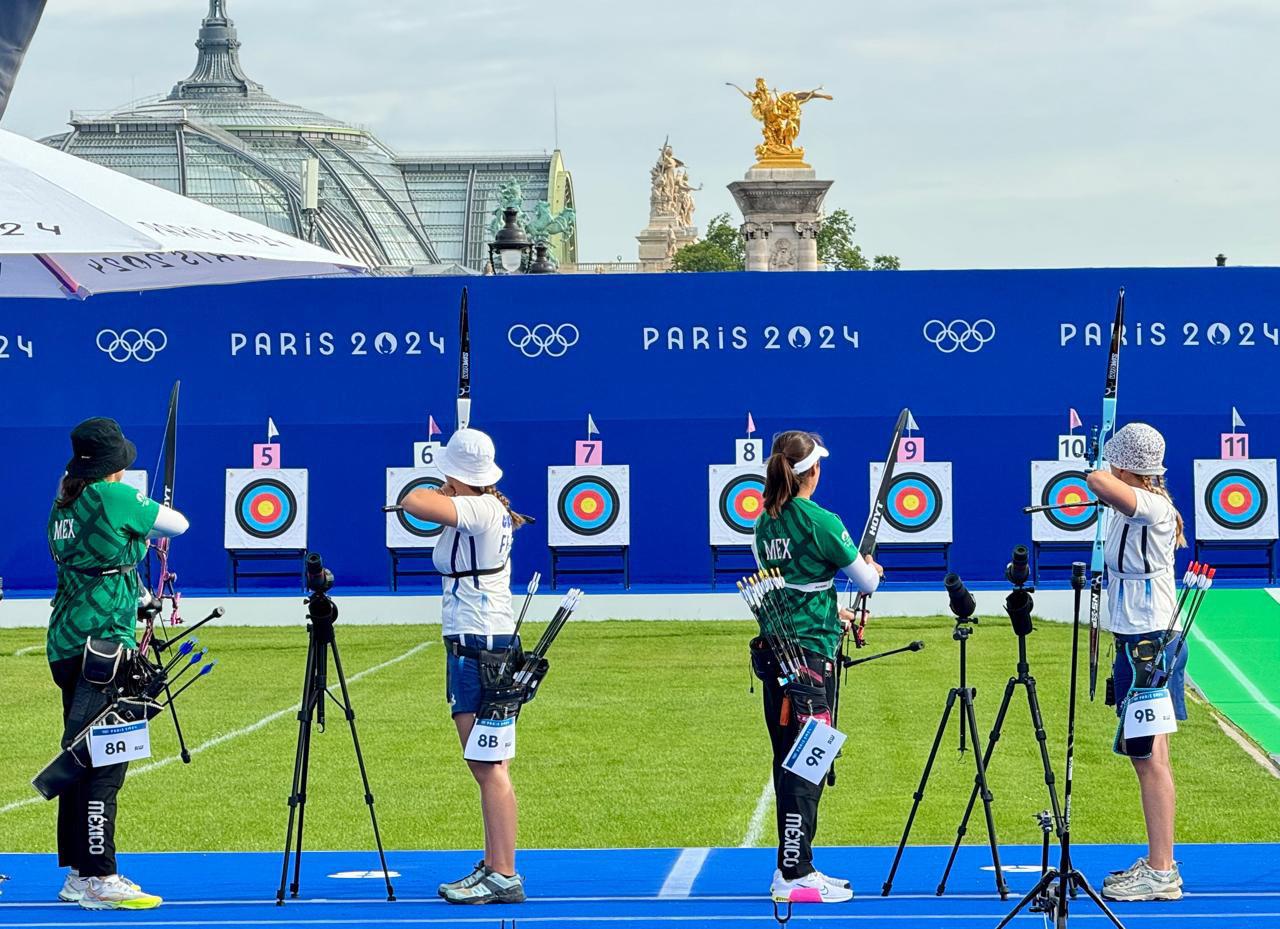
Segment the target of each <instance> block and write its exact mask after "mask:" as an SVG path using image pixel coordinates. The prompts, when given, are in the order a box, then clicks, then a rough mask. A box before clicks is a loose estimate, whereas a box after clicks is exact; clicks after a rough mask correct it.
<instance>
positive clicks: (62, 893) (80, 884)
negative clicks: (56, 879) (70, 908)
mask: <svg viewBox="0 0 1280 929" xmlns="http://www.w3.org/2000/svg"><path fill="white" fill-rule="evenodd" d="M88 889H89V879H88V878H87V877H81V876H80V872H79V871H77V870H76V869H75V868H72V869H71V870H70V871H68V872H67V879H66V880H65V881H63V882H62V889H61V890H59V891H58V899H59V900H61V901H62V902H63V903H79V902H80V898H81V897H83V896H84V892H85V891H86V890H88Z"/></svg>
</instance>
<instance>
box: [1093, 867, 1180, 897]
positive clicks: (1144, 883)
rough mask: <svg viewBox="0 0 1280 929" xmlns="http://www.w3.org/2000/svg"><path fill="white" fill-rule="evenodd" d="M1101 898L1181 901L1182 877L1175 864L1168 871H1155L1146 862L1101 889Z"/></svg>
mask: <svg viewBox="0 0 1280 929" xmlns="http://www.w3.org/2000/svg"><path fill="white" fill-rule="evenodd" d="M1102 896H1104V897H1106V898H1107V899H1108V900H1119V901H1131V902H1132V901H1140V900H1180V899H1182V875H1181V874H1179V873H1178V865H1177V862H1175V863H1174V865H1173V868H1172V869H1171V870H1169V871H1155V870H1153V869H1152V868H1151V866H1150V865H1148V864H1147V863H1146V861H1142V862H1141V864H1140V866H1139V867H1138V868H1137V869H1136V870H1134V871H1133V872H1132V873H1131V874H1128V875H1126V876H1124V877H1121V878H1120V879H1119V880H1117V881H1114V882H1113V883H1111V884H1109V885H1104V886H1103V888H1102Z"/></svg>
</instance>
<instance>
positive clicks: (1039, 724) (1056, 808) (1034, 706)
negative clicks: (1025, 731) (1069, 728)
mask: <svg viewBox="0 0 1280 929" xmlns="http://www.w3.org/2000/svg"><path fill="white" fill-rule="evenodd" d="M1026 684H1027V708H1028V709H1029V710H1030V711H1031V725H1032V726H1034V727H1035V731H1036V741H1037V742H1038V743H1040V764H1041V766H1043V768H1044V785H1045V786H1046V787H1048V788H1049V805H1050V808H1051V809H1052V810H1053V825H1054V827H1055V828H1056V829H1057V831H1058V832H1059V833H1061V832H1062V807H1061V806H1060V805H1059V804H1058V785H1057V779H1056V778H1055V777H1054V776H1053V764H1052V763H1051V762H1050V761H1049V747H1048V736H1046V735H1045V731H1044V718H1043V717H1042V716H1041V715H1040V698H1039V696H1037V694H1036V679H1035V678H1034V677H1031V676H1030V675H1028V676H1027V680H1026Z"/></svg>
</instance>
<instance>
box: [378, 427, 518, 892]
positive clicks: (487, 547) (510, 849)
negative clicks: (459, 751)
mask: <svg viewBox="0 0 1280 929" xmlns="http://www.w3.org/2000/svg"><path fill="white" fill-rule="evenodd" d="M495 458H496V453H495V451H494V447H493V439H491V438H489V436H487V435H486V434H485V433H483V432H481V431H480V430H478V429H459V430H458V431H457V432H455V433H454V434H453V437H452V438H450V439H449V444H448V445H446V446H445V449H444V451H443V452H442V453H441V454H440V457H439V459H438V466H439V468H440V471H441V472H442V473H443V474H444V476H445V478H446V479H447V482H446V483H445V485H444V486H443V487H441V488H440V489H439V490H425V489H423V490H415V491H414V492H413V493H411V494H409V495H408V496H407V497H405V498H404V500H403V501H402V504H401V505H402V506H403V507H404V509H405V511H406V512H407V513H409V514H411V515H412V516H416V517H417V518H418V519H421V520H426V521H428V522H433V523H439V524H440V525H442V526H444V527H445V528H444V531H443V532H441V533H440V536H439V538H438V539H437V540H436V546H435V549H434V550H433V552H432V556H431V560H432V563H433V564H434V565H435V567H436V570H437V571H439V572H440V575H441V577H442V579H443V584H444V590H443V594H444V595H443V598H442V601H441V624H442V626H443V630H442V631H443V635H444V641H445V648H446V650H447V652H448V654H447V656H446V661H447V670H448V692H449V703H450V710H451V713H452V715H453V722H454V725H455V726H456V727H457V729H458V737H459V739H460V740H461V742H462V745H463V746H466V744H467V740H468V739H469V738H470V736H471V730H472V728H473V727H474V726H475V720H476V713H477V712H478V711H479V710H480V705H481V701H482V692H481V686H480V663H479V659H478V658H477V655H478V653H481V652H492V651H502V650H504V649H506V648H507V647H508V646H509V645H510V644H511V641H512V638H513V636H514V632H515V622H514V619H513V617H512V613H511V561H510V558H511V543H512V532H513V531H514V530H515V529H518V528H520V526H522V525H523V524H524V523H525V522H527V521H528V518H527V517H525V516H521V515H520V514H519V513H516V512H513V511H512V509H511V503H510V501H508V500H507V498H506V497H505V496H503V495H502V493H501V492H500V491H499V490H498V488H497V487H496V486H495V485H496V484H497V483H498V481H499V480H501V479H502V469H501V468H499V467H498V464H497V462H496V461H495ZM467 765H468V767H470V769H471V773H472V775H473V776H474V777H475V779H476V783H477V784H479V785H480V809H481V813H482V815H483V817H484V837H485V846H484V858H483V859H481V860H480V861H479V862H478V863H477V864H476V866H475V868H474V869H473V870H472V871H471V873H470V874H468V875H467V876H466V877H464V878H462V879H460V880H457V881H451V882H449V883H445V884H441V885H440V888H439V893H440V896H442V897H443V898H444V899H445V900H446V901H448V902H449V903H520V902H522V901H523V900H524V898H525V895H524V880H523V879H522V878H521V877H520V875H519V874H517V873H516V865H515V857H516V795H515V790H514V789H513V788H512V786H511V776H510V773H509V770H508V762H507V761H499V762H489V761H468V762H467Z"/></svg>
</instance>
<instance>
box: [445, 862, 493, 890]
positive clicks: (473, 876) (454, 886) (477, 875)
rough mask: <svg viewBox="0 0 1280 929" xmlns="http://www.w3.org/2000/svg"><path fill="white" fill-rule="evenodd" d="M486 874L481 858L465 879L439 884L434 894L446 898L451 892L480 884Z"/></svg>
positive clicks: (486, 869) (487, 870)
mask: <svg viewBox="0 0 1280 929" xmlns="http://www.w3.org/2000/svg"><path fill="white" fill-rule="evenodd" d="M488 872H489V869H488V867H486V866H485V863H484V859H483V858H481V859H480V860H479V861H477V862H476V866H475V867H474V868H472V869H471V873H470V874H468V875H467V876H466V877H460V878H458V879H457V880H456V881H448V882H447V883H444V884H441V885H440V888H439V889H438V890H437V891H436V893H438V894H439V895H440V896H442V897H447V896H448V894H449V891H451V890H465V889H466V888H468V887H471V886H473V885H475V884H478V883H480V881H481V880H483V879H484V876H485V874H487V873H488Z"/></svg>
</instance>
